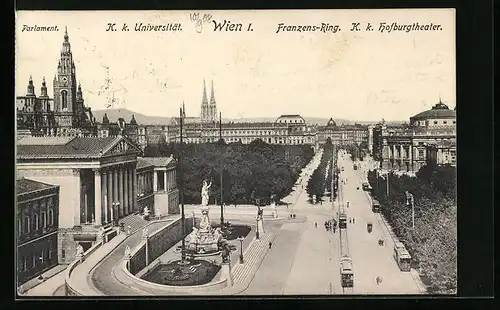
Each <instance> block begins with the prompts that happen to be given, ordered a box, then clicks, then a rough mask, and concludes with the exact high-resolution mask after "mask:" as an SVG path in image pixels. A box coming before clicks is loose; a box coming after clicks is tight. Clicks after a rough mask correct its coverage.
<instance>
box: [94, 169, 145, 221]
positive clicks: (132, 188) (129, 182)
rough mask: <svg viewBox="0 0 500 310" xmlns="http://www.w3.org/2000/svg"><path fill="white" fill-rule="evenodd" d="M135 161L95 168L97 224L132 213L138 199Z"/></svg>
mask: <svg viewBox="0 0 500 310" xmlns="http://www.w3.org/2000/svg"><path fill="white" fill-rule="evenodd" d="M136 173H137V172H136V167H135V163H133V164H119V165H114V166H111V167H106V168H101V169H94V190H95V214H96V215H100V216H96V217H95V224H96V225H102V224H103V223H110V222H112V221H114V220H117V219H119V218H122V217H124V216H126V215H128V214H131V213H133V212H134V210H135V205H136V199H137V175H136Z"/></svg>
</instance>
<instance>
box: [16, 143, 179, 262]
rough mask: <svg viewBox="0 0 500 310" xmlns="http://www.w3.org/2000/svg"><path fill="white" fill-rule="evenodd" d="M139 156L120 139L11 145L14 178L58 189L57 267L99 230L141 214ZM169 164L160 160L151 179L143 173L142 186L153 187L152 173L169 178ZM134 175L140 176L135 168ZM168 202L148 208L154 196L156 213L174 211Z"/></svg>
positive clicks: (88, 243) (172, 163)
mask: <svg viewBox="0 0 500 310" xmlns="http://www.w3.org/2000/svg"><path fill="white" fill-rule="evenodd" d="M140 153H141V150H140V149H139V148H138V147H137V145H136V144H135V143H133V142H132V141H130V139H128V138H127V137H124V136H117V137H106V138H97V137H26V138H23V139H20V140H18V141H17V165H16V169H17V172H18V174H19V175H21V176H25V177H29V178H30V179H33V180H36V181H39V182H45V183H50V184H57V185H59V186H60V206H61V207H60V209H59V217H58V223H59V231H58V234H59V235H58V242H59V244H58V247H57V248H58V251H59V252H58V258H59V262H60V263H69V262H71V261H72V260H73V259H74V255H75V253H76V247H77V245H78V244H81V245H82V247H83V248H84V250H87V249H88V248H90V247H91V246H92V245H93V244H95V243H96V242H98V241H99V240H101V239H100V238H102V237H104V236H103V235H102V234H101V232H102V230H101V229H100V228H101V227H103V228H108V227H112V226H113V225H116V224H117V222H118V220H119V219H121V218H123V217H125V216H128V215H130V214H134V213H139V212H141V211H142V204H139V203H138V200H140V199H138V198H141V197H139V196H140V195H139V193H138V186H137V183H138V174H139V173H138V169H137V166H138V161H140V160H138V155H139V154H140ZM156 162H160V160H156ZM175 165H176V162H175V160H173V159H168V160H167V159H165V161H164V163H163V164H162V165H161V166H159V167H156V166H154V165H153V166H152V170H151V172H152V173H151V174H147V173H146V172H145V173H146V174H145V175H147V176H148V182H150V185H148V186H150V187H151V188H152V189H154V188H155V186H154V185H153V182H154V181H155V179H154V175H155V173H156V172H155V169H156V170H158V171H167V172H168V173H167V177H170V178H171V176H170V174H171V171H172V170H173V169H174V168H173V167H174V166H175ZM139 168H141V166H139ZM139 172H141V175H142V171H141V170H140V169H139ZM142 180H143V178H142V177H141V180H140V181H142ZM163 180H164V178H163ZM169 180H170V179H169ZM168 187H169V188H170V189H171V191H168V194H169V195H170V196H172V197H173V196H175V190H176V188H177V186H176V185H174V184H170V183H169V184H168ZM163 192H164V191H163ZM163 192H162V194H163ZM153 194H154V190H153ZM177 201H178V200H177ZM173 203H175V201H173V202H172V205H171V206H170V207H168V206H167V207H166V208H165V211H164V209H162V208H156V209H155V208H154V197H153V199H152V200H151V202H150V203H149V202H148V204H149V207H150V208H151V209H152V210H157V212H160V211H161V212H168V210H175V209H176V208H175V207H174V206H173ZM165 214H166V213H163V214H155V215H158V216H162V215H165Z"/></svg>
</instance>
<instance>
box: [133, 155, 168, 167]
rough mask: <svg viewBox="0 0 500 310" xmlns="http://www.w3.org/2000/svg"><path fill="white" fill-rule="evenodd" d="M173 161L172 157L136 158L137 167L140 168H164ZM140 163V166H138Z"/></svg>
mask: <svg viewBox="0 0 500 310" xmlns="http://www.w3.org/2000/svg"><path fill="white" fill-rule="evenodd" d="M174 161H175V159H174V158H173V156H172V155H170V157H138V158H137V165H138V166H139V165H140V166H141V167H146V166H150V165H153V166H155V167H166V166H168V165H169V164H170V163H172V162H174ZM139 163H140V164H139Z"/></svg>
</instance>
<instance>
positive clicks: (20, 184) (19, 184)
mask: <svg viewBox="0 0 500 310" xmlns="http://www.w3.org/2000/svg"><path fill="white" fill-rule="evenodd" d="M55 187H58V185H52V184H47V183H42V182H38V181H34V180H30V179H26V178H21V179H19V180H17V181H16V192H17V195H23V194H27V193H31V192H36V191H40V190H44V189H49V188H55Z"/></svg>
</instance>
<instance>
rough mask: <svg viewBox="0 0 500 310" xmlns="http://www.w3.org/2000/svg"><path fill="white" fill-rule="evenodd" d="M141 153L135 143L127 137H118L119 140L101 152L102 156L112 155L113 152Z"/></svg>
mask: <svg viewBox="0 0 500 310" xmlns="http://www.w3.org/2000/svg"><path fill="white" fill-rule="evenodd" d="M138 153H141V149H140V148H139V147H138V146H136V145H135V143H133V142H132V141H130V140H129V139H126V138H124V137H120V139H119V140H117V141H116V142H114V143H113V144H112V145H111V146H110V147H109V148H108V149H107V150H105V151H104V152H103V156H106V155H113V154H117V155H118V154H138Z"/></svg>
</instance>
